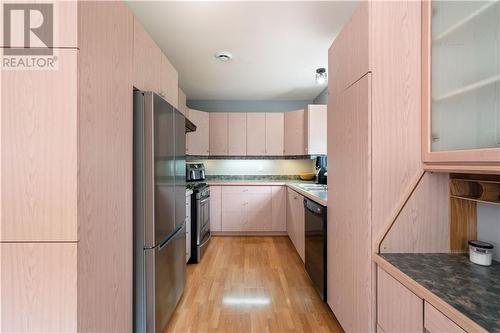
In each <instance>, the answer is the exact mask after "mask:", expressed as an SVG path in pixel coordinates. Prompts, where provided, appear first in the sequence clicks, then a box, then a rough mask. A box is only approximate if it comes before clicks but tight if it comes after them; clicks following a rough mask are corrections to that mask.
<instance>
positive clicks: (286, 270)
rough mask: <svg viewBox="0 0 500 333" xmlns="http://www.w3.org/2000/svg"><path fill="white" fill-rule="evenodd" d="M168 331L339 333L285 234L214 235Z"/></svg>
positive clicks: (192, 269)
mask: <svg viewBox="0 0 500 333" xmlns="http://www.w3.org/2000/svg"><path fill="white" fill-rule="evenodd" d="M167 332H183V333H185V332H232V333H233V332H234V333H236V332H259V333H261V332H315V333H316V332H343V331H342V328H341V327H340V325H339V323H338V322H337V320H336V319H335V317H334V315H333V313H332V312H331V310H330V308H329V307H328V305H327V304H326V303H323V302H322V301H321V299H320V298H319V296H318V294H317V293H316V291H315V290H314V288H313V286H312V283H311V281H310V280H309V277H308V276H307V273H306V271H305V268H304V265H303V263H302V260H301V259H300V257H299V255H298V254H297V252H296V251H295V249H294V248H293V245H292V243H291V242H290V240H289V239H288V237H223V236H219V237H213V238H212V240H211V244H210V245H209V248H208V250H207V253H206V255H205V257H204V258H203V260H202V262H201V263H199V264H192V265H188V274H187V283H186V288H185V291H184V295H183V297H182V299H181V301H180V303H179V305H178V306H177V309H176V311H175V313H174V315H173V316H172V319H171V321H170V323H169V326H168V328H167Z"/></svg>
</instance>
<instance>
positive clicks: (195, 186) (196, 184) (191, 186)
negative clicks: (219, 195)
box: [186, 182, 208, 191]
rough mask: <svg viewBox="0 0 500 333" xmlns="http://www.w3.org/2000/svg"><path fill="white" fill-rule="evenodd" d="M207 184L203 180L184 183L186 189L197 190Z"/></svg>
mask: <svg viewBox="0 0 500 333" xmlns="http://www.w3.org/2000/svg"><path fill="white" fill-rule="evenodd" d="M207 186H208V184H207V183H204V182H192V183H186V188H187V189H188V190H193V191H195V190H199V189H201V188H204V187H207Z"/></svg>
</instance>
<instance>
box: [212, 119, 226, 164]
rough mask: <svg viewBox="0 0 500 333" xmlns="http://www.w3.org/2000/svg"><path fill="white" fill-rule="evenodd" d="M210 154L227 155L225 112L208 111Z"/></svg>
mask: <svg viewBox="0 0 500 333" xmlns="http://www.w3.org/2000/svg"><path fill="white" fill-rule="evenodd" d="M209 118H210V133H209V134H210V155H228V149H227V147H228V146H227V112H210V116H209Z"/></svg>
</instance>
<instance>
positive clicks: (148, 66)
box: [133, 18, 163, 92]
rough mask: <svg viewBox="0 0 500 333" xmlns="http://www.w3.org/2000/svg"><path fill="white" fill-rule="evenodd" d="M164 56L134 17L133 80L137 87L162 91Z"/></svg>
mask: <svg viewBox="0 0 500 333" xmlns="http://www.w3.org/2000/svg"><path fill="white" fill-rule="evenodd" d="M162 57H163V54H162V53H161V51H160V49H159V48H158V46H157V45H156V44H155V42H154V41H153V39H151V37H150V36H149V35H148V33H147V32H146V30H144V28H143V27H142V25H141V23H140V22H139V21H138V20H137V19H136V18H134V73H133V82H134V86H135V87H136V88H137V89H140V90H144V91H154V92H159V91H160V70H159V69H160V68H161V67H162Z"/></svg>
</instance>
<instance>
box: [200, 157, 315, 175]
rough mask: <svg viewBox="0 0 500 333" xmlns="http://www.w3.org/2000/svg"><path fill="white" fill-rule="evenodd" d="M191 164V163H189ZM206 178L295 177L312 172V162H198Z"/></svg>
mask: <svg viewBox="0 0 500 333" xmlns="http://www.w3.org/2000/svg"><path fill="white" fill-rule="evenodd" d="M190 162H191V161H190ZM196 162H201V163H204V164H205V168H206V174H207V176H215V175H297V174H299V173H301V172H314V163H315V162H314V160H198V161H196Z"/></svg>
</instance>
